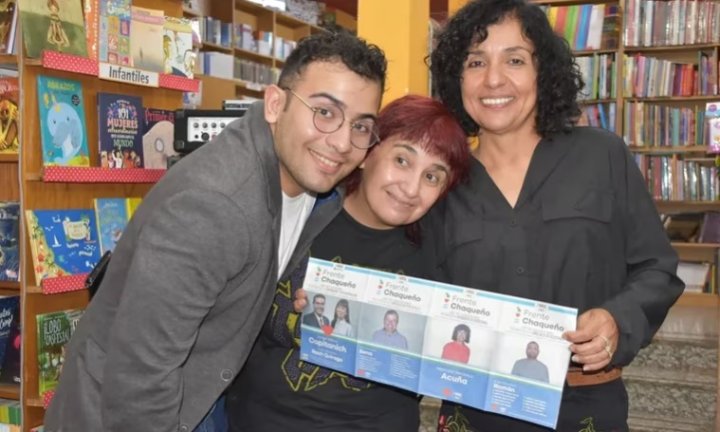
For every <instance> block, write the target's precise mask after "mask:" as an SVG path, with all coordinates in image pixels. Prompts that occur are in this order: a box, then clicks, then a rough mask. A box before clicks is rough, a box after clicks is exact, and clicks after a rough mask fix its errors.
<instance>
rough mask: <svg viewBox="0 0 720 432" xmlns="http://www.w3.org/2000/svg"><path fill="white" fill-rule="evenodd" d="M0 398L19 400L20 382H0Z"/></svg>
mask: <svg viewBox="0 0 720 432" xmlns="http://www.w3.org/2000/svg"><path fill="white" fill-rule="evenodd" d="M0 398H3V399H12V400H20V384H0Z"/></svg>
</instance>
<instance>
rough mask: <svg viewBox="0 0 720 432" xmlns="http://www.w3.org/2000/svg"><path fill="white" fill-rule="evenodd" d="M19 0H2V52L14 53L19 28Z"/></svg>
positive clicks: (0, 33)
mask: <svg viewBox="0 0 720 432" xmlns="http://www.w3.org/2000/svg"><path fill="white" fill-rule="evenodd" d="M17 12H18V11H17V0H3V1H0V52H3V53H6V54H12V52H13V48H14V46H15V33H16V28H17Z"/></svg>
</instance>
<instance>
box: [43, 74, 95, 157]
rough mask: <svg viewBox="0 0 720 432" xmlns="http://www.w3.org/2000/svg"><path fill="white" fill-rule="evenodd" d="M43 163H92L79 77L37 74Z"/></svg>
mask: <svg viewBox="0 0 720 432" xmlns="http://www.w3.org/2000/svg"><path fill="white" fill-rule="evenodd" d="M37 85H38V89H37V90H38V108H39V110H40V112H39V115H40V138H41V141H42V152H43V153H42V157H43V165H46V166H49V165H62V166H90V158H89V156H88V155H89V153H88V144H87V134H86V133H85V130H86V128H85V104H84V101H83V95H82V85H81V84H80V82H79V81H74V80H68V79H63V78H54V77H47V76H42V75H38V77H37Z"/></svg>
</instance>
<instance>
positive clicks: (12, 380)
mask: <svg viewBox="0 0 720 432" xmlns="http://www.w3.org/2000/svg"><path fill="white" fill-rule="evenodd" d="M21 331H22V329H21V320H20V308H18V309H17V313H15V314H14V315H13V321H12V324H11V326H10V333H9V336H8V343H7V346H6V347H5V356H4V358H3V360H2V363H1V364H2V368H0V383H2V384H20V383H21V382H22V380H21V378H20V349H21V345H22V337H21V336H20V332H21Z"/></svg>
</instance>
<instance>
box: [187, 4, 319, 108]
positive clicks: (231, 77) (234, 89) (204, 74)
mask: <svg viewBox="0 0 720 432" xmlns="http://www.w3.org/2000/svg"><path fill="white" fill-rule="evenodd" d="M197 4H198V6H197V9H192V8H188V7H187V6H186V7H184V8H183V11H182V12H183V15H184V16H185V17H187V18H196V19H203V17H211V18H212V19H214V20H219V21H221V22H223V23H228V24H231V30H230V34H229V36H228V38H227V39H228V42H229V43H225V44H222V45H218V44H215V43H212V42H211V43H208V42H207V41H203V42H202V44H201V45H200V46H199V47H198V48H199V50H200V55H203V52H211V51H214V52H219V53H222V54H225V55H226V56H229V57H232V62H233V66H232V68H231V69H232V70H231V71H225V70H223V71H222V73H220V74H216V73H213V71H212V69H210V70H208V69H196V76H197V77H198V78H199V79H200V80H201V81H202V100H201V105H200V106H199V108H203V109H219V108H220V107H221V106H222V101H223V100H226V99H233V98H237V99H240V98H243V97H250V98H260V97H262V94H263V91H264V90H265V86H266V85H268V84H273V83H274V82H275V81H276V80H277V74H278V73H279V69H280V68H282V67H283V65H284V62H283V59H284V58H285V57H287V53H285V54H283V51H282V44H281V43H280V42H278V38H279V39H281V40H283V41H286V42H297V41H298V40H300V39H301V38H303V37H305V36H309V35H311V34H316V33H318V32H323V31H326V30H325V29H323V28H321V27H319V26H317V25H314V24H310V23H307V22H304V21H302V20H300V19H298V18H295V17H293V16H291V15H289V14H287V13H283V12H279V11H276V10H274V9H270V8H266V7H263V6H261V5H259V4H257V3H253V2H251V1H248V0H235V1H225V0H206V1H205V2H202V1H200V2H197ZM257 32H262V35H264V39H263V41H262V42H259V43H257V44H254V45H253V44H251V43H249V42H248V40H249V39H248V35H249V34H250V33H254V34H255V35H257V34H258V33H257ZM268 39H269V40H268ZM270 41H272V42H270ZM201 63H203V61H199V62H198V64H201Z"/></svg>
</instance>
